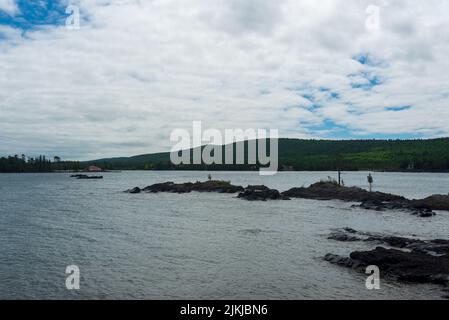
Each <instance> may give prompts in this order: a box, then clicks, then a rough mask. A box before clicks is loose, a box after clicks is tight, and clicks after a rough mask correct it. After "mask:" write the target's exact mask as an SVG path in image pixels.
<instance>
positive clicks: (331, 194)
mask: <svg viewBox="0 0 449 320" xmlns="http://www.w3.org/2000/svg"><path fill="white" fill-rule="evenodd" d="M282 194H283V195H285V196H287V197H291V198H305V199H316V200H343V201H351V202H364V201H393V200H400V199H405V198H404V197H401V196H397V195H393V194H388V193H382V192H369V191H367V190H365V189H361V188H358V187H345V186H340V185H338V183H336V182H333V181H321V182H317V183H314V184H312V185H311V186H309V187H307V188H292V189H290V190H288V191H285V192H283V193H282Z"/></svg>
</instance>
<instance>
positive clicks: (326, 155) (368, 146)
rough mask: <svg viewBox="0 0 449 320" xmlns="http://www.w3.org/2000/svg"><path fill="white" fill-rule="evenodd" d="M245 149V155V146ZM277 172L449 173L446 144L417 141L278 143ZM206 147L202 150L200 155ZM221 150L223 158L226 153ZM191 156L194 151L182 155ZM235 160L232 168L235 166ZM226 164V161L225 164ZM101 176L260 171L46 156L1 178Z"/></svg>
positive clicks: (161, 160)
mask: <svg viewBox="0 0 449 320" xmlns="http://www.w3.org/2000/svg"><path fill="white" fill-rule="evenodd" d="M242 144H243V148H244V150H248V141H244V142H239V143H234V144H233V150H234V157H235V154H236V151H237V148H238V147H239V146H240V147H241V145H242ZM278 145H279V150H278V154H279V158H278V170H279V171H383V172H449V138H439V139H417V140H302V139H284V138H283V139H279V141H278ZM204 147H205V146H203V147H201V148H202V149H203V150H204ZM226 147H227V146H222V154H223V156H224V155H225V148H226ZM185 152H189V153H190V154H191V158H192V155H193V152H194V149H190V150H185ZM235 162H236V161H235V158H234V163H235ZM223 163H224V159H223ZM92 165H93V166H98V167H101V168H103V169H104V170H156V171H163V170H184V171H258V170H259V169H260V168H261V167H262V166H261V165H259V164H255V165H253V164H248V155H247V154H246V155H245V159H244V164H213V165H206V164H204V163H202V164H196V165H194V164H181V165H174V164H172V163H171V161H170V153H169V152H165V153H155V154H144V155H138V156H133V157H118V158H104V159H97V160H90V161H62V160H61V158H60V157H58V156H55V157H54V158H53V159H52V161H50V160H49V158H48V157H47V158H46V157H45V156H39V157H34V158H30V157H26V156H25V155H20V156H19V155H12V156H7V157H2V158H0V172H59V171H74V172H75V171H82V170H83V169H84V168H86V167H88V166H92Z"/></svg>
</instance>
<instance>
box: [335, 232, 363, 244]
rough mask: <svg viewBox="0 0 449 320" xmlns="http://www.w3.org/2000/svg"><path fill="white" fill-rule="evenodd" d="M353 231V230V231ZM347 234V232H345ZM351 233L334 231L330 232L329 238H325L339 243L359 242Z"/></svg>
mask: <svg viewBox="0 0 449 320" xmlns="http://www.w3.org/2000/svg"><path fill="white" fill-rule="evenodd" d="M354 231H355V230H354ZM347 232H348V231H347ZM352 234H354V233H351V232H348V233H346V232H343V231H335V232H332V233H331V234H330V235H329V237H327V238H328V239H329V240H336V241H341V242H355V241H360V240H361V239H360V238H358V237H356V236H353V235H352Z"/></svg>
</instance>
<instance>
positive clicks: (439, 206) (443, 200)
mask: <svg viewBox="0 0 449 320" xmlns="http://www.w3.org/2000/svg"><path fill="white" fill-rule="evenodd" d="M411 202H412V204H413V205H414V206H415V207H417V208H418V207H424V208H428V209H431V210H446V211H449V195H440V194H435V195H433V196H430V197H427V198H425V199H421V200H412V201H411Z"/></svg>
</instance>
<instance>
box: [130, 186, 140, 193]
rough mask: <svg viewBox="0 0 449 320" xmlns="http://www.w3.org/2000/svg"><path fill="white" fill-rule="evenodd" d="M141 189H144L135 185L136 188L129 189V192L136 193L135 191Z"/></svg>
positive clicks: (138, 191) (137, 191)
mask: <svg viewBox="0 0 449 320" xmlns="http://www.w3.org/2000/svg"><path fill="white" fill-rule="evenodd" d="M141 191H142V190H141V189H140V188H139V187H135V188H132V189H129V190H128V191H127V192H128V193H133V194H135V193H140V192H141Z"/></svg>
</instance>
